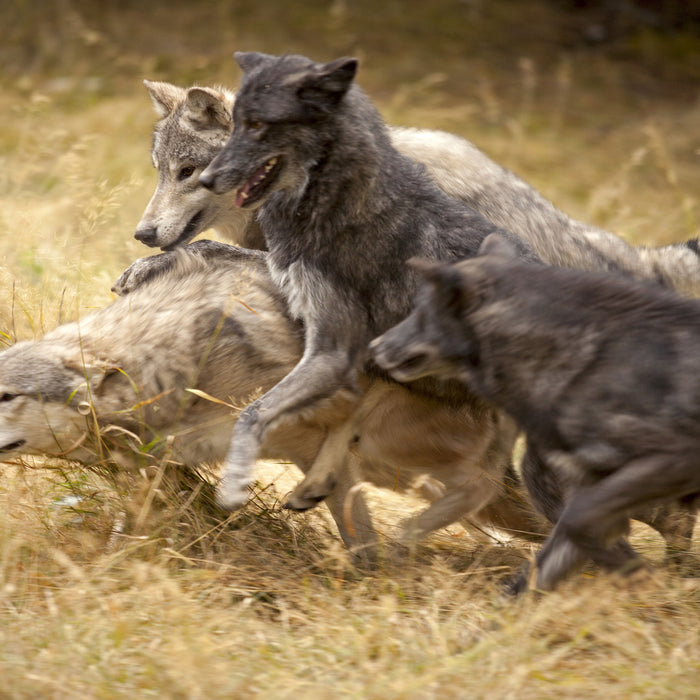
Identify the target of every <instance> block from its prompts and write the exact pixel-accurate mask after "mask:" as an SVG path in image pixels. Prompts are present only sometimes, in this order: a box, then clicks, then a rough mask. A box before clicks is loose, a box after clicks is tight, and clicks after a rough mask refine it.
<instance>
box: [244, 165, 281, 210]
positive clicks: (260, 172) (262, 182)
mask: <svg viewBox="0 0 700 700" xmlns="http://www.w3.org/2000/svg"><path fill="white" fill-rule="evenodd" d="M281 169H282V159H281V158H279V157H275V158H270V160H268V161H267V162H266V163H265V164H264V165H263V166H262V167H260V168H258V169H257V170H256V171H255V172H254V173H253V176H252V177H251V178H250V179H249V180H248V182H246V183H245V185H243V187H240V188H239V189H237V190H236V202H235V204H236V206H237V207H248V206H250V205H251V204H253V203H255V202H257V201H258V200H260V199H262V197H263V196H264V195H265V192H267V190H269V189H270V187H271V186H272V184H273V183H274V182H275V180H276V179H277V176H278V175H279V173H280V170H281Z"/></svg>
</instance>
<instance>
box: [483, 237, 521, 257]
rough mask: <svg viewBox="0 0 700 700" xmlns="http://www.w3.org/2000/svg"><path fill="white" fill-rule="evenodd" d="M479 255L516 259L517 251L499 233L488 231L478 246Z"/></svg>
mask: <svg viewBox="0 0 700 700" xmlns="http://www.w3.org/2000/svg"><path fill="white" fill-rule="evenodd" d="M479 255H495V256H497V257H499V258H503V259H504V260H516V259H517V258H518V251H517V250H516V249H515V246H514V245H513V244H512V243H511V242H510V241H509V240H508V239H507V238H505V237H504V236H502V235H501V234H500V233H490V234H489V235H488V236H486V238H484V240H483V241H482V242H481V245H480V246H479Z"/></svg>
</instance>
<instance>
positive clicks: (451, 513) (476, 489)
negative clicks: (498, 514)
mask: <svg viewBox="0 0 700 700" xmlns="http://www.w3.org/2000/svg"><path fill="white" fill-rule="evenodd" d="M500 489H501V483H500V479H499V476H498V475H494V474H489V473H487V472H485V471H482V472H481V473H478V474H476V475H475V476H474V477H473V478H471V479H469V480H468V481H466V482H464V483H463V484H460V485H459V486H453V485H449V486H448V487H447V489H446V492H445V494H444V495H443V496H441V497H439V498H437V499H436V500H434V501H433V502H432V503H431V504H430V506H429V507H428V508H426V509H425V510H424V511H422V512H421V513H419V514H418V515H416V516H414V517H412V518H409V519H408V520H407V521H406V522H405V523H404V524H403V526H402V528H401V534H400V536H399V540H400V541H401V542H402V543H404V544H412V543H415V542H417V541H418V540H420V539H422V538H423V537H426V536H427V535H428V534H430V533H431V532H433V531H434V530H438V529H439V528H441V527H446V526H447V525H451V524H452V523H454V522H455V521H457V520H459V519H461V518H464V517H465V516H467V515H469V514H470V513H474V512H475V511H478V510H480V509H481V508H483V507H484V505H486V504H487V503H489V502H490V501H492V500H493V499H494V498H495V497H496V495H497V494H498V492H499V490H500Z"/></svg>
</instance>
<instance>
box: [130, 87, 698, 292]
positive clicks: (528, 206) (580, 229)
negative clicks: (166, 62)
mask: <svg viewBox="0 0 700 700" xmlns="http://www.w3.org/2000/svg"><path fill="white" fill-rule="evenodd" d="M144 84H145V86H146V88H147V90H148V92H149V95H150V96H151V99H152V101H153V104H154V106H155V108H156V111H157V113H158V115H159V117H160V119H159V121H158V123H157V124H156V127H155V130H154V134H153V148H152V151H151V157H152V160H153V164H154V166H155V167H156V170H157V172H158V182H157V186H156V189H155V192H154V193H153V197H152V198H151V201H150V202H149V204H148V206H147V207H146V210H145V211H144V213H143V216H142V218H141V221H140V222H139V224H138V226H137V230H136V234H135V236H136V238H137V239H138V240H140V241H142V242H143V243H145V244H146V245H149V246H153V247H159V248H162V249H163V250H172V249H173V248H175V247H177V246H179V245H184V244H186V243H188V242H189V241H191V240H192V239H193V238H194V237H195V236H197V235H198V234H199V233H201V232H203V231H205V230H206V229H208V228H213V229H216V230H217V231H218V232H219V234H220V235H221V236H223V238H225V239H228V240H231V241H233V242H235V243H237V244H239V245H242V246H244V247H246V248H265V247H266V244H265V240H264V236H263V235H262V231H261V230H260V226H259V224H258V222H257V221H256V219H255V217H254V216H253V213H254V212H253V211H251V210H249V209H245V208H240V207H236V206H235V196H236V193H235V191H234V190H231V191H229V192H227V193H224V194H223V195H221V196H217V195H215V194H214V193H213V192H212V191H210V190H207V189H206V188H204V187H202V186H201V185H200V184H199V182H198V177H199V175H200V173H201V172H202V171H203V170H204V168H205V167H206V166H207V165H208V164H209V163H210V162H211V161H212V160H213V159H214V156H215V155H216V154H217V153H218V152H219V150H220V149H221V148H222V146H223V145H224V144H225V143H226V141H227V140H228V139H229V137H230V135H231V131H232V129H233V118H232V115H231V112H232V109H233V104H234V100H235V95H234V93H233V92H231V91H229V90H226V89H225V88H221V87H205V86H202V87H199V86H194V87H190V88H181V87H177V86H175V85H171V84H170V83H164V82H155V81H148V80H146V81H144ZM389 136H390V138H391V142H392V144H393V145H394V147H395V148H396V149H397V150H398V151H400V152H401V153H403V154H404V155H405V156H407V157H409V158H411V159H413V160H415V161H417V162H419V163H422V164H423V165H425V167H426V169H427V171H428V174H429V175H430V176H431V177H432V178H433V179H434V180H435V182H436V184H437V185H438V186H439V187H440V188H441V189H443V190H445V191H446V192H447V193H448V194H450V195H451V196H453V197H455V198H456V199H460V200H462V201H463V202H465V203H466V204H468V205H469V206H471V207H473V208H474V209H475V210H476V211H478V212H479V213H480V214H481V215H482V216H483V217H484V218H486V219H488V220H489V221H491V222H493V223H494V224H496V225H497V226H500V227H502V228H504V229H506V230H508V231H511V232H512V233H514V234H516V235H518V236H519V237H520V238H522V239H523V240H525V241H527V242H528V243H529V245H530V246H531V247H532V249H533V250H534V251H535V252H536V253H537V254H538V255H539V256H540V257H541V258H542V259H543V260H546V261H548V262H550V263H552V264H556V265H560V266H562V267H574V268H580V269H590V270H598V269H610V270H620V271H622V272H623V273H624V274H627V275H629V276H631V277H636V278H640V279H641V278H649V279H652V280H656V281H658V282H660V283H661V284H663V285H665V286H669V287H672V288H675V289H677V290H678V291H680V292H683V293H688V294H695V295H698V294H700V257H698V254H697V252H698V246H697V241H696V240H692V241H688V242H687V243H682V244H677V245H671V246H663V247H659V248H640V247H633V246H630V245H629V244H627V243H626V242H625V241H624V240H622V239H621V238H620V237H619V236H616V235H614V234H613V233H610V232H607V231H603V230H601V229H599V228H596V227H593V226H590V225H588V224H585V223H582V222H580V221H576V220H574V219H572V218H571V217H569V216H567V215H566V214H564V213H563V212H561V211H560V210H558V209H557V208H556V207H554V205H553V204H552V203H551V202H549V201H547V200H546V199H545V198H544V197H542V196H541V195H540V194H539V193H538V192H537V191H536V190H534V189H533V188H532V187H531V186H530V185H528V184H527V183H525V182H524V181H523V180H521V179H520V178H519V177H517V176H516V175H515V174H513V173H512V172H510V171H509V170H506V169H505V168H502V167H501V166H499V165H498V164H497V163H494V162H493V160H491V159H490V158H488V156H486V155H485V154H484V153H482V152H481V151H480V150H479V149H478V148H476V146H474V144H472V143H470V142H469V141H467V140H465V139H462V138H460V137H458V136H455V135H453V134H447V133H445V132H440V131H430V130H425V129H405V128H397V127H390V128H389ZM166 259H167V256H166ZM157 260H158V258H149V259H148V264H149V265H158V262H157ZM139 265H140V262H139V263H137V264H136V266H137V267H138V266H139ZM131 272H132V273H135V269H132V271H131ZM136 283H137V280H136V278H135V276H132V279H131V282H129V283H128V284H129V285H132V287H133V285H134V284H136ZM132 287H129V286H127V281H126V280H122V281H121V282H120V283H118V285H117V289H118V290H119V291H122V292H126V291H128V289H129V288H132Z"/></svg>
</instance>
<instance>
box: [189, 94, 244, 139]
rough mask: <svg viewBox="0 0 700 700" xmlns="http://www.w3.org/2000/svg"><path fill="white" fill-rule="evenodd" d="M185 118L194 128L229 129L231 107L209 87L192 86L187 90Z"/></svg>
mask: <svg viewBox="0 0 700 700" xmlns="http://www.w3.org/2000/svg"><path fill="white" fill-rule="evenodd" d="M187 119H188V121H189V122H190V123H191V124H192V126H194V127H195V128H196V129H214V128H217V127H224V128H225V129H229V130H230V129H231V127H232V125H233V121H232V118H231V108H230V107H229V106H228V105H227V104H226V103H225V102H224V99H223V96H222V95H221V94H219V93H217V92H216V91H215V90H212V89H211V88H201V87H192V88H189V90H187Z"/></svg>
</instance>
